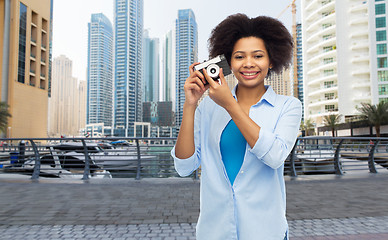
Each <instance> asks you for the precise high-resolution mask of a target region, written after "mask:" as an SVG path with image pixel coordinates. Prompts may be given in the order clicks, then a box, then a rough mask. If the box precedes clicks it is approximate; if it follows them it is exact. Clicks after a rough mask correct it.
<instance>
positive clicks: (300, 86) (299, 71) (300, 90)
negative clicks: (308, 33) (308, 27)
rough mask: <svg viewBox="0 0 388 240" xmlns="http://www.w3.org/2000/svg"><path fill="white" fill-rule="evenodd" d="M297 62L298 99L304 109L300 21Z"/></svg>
mask: <svg viewBox="0 0 388 240" xmlns="http://www.w3.org/2000/svg"><path fill="white" fill-rule="evenodd" d="M296 64H297V78H298V99H299V100H300V101H301V102H302V109H304V102H303V52H302V24H300V23H299V24H297V25H296ZM302 121H304V111H302Z"/></svg>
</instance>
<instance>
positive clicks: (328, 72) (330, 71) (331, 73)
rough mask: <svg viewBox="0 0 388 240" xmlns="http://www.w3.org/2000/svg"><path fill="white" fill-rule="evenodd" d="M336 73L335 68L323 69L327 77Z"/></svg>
mask: <svg viewBox="0 0 388 240" xmlns="http://www.w3.org/2000/svg"><path fill="white" fill-rule="evenodd" d="M333 74H334V69H328V70H323V76H325V77H327V76H330V75H333Z"/></svg>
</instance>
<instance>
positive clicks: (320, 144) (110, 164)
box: [0, 137, 388, 180]
mask: <svg viewBox="0 0 388 240" xmlns="http://www.w3.org/2000/svg"><path fill="white" fill-rule="evenodd" d="M175 141H176V139H175V138H23V139H21V138H18V139H17V138H12V139H5V138H4V139H0V142H1V146H0V173H12V174H21V175H29V176H31V178H32V179H37V178H39V177H54V178H77V179H84V180H86V179H89V178H112V177H113V178H135V179H138V180H139V179H141V178H147V177H155V178H162V177H176V176H178V174H177V172H176V171H175V168H174V160H173V159H172V157H171V156H170V151H171V149H172V148H173V146H174V144H175ZM356 172H365V173H366V172H371V173H377V172H386V173H388V138H357V137H347V138H333V137H301V138H298V139H297V141H296V143H295V145H294V147H293V149H292V151H291V153H290V154H289V156H288V158H287V159H286V161H285V167H284V174H285V175H290V176H294V177H296V176H298V175H311V174H337V175H342V174H352V173H356ZM199 176H200V169H199V170H197V171H196V172H194V173H193V174H192V175H191V176H190V177H192V178H198V177H199Z"/></svg>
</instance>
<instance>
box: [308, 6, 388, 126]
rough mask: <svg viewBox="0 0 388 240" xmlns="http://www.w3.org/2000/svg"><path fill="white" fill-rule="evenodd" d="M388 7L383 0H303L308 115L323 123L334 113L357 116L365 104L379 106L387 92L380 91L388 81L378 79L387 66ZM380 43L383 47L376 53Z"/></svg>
mask: <svg viewBox="0 0 388 240" xmlns="http://www.w3.org/2000/svg"><path fill="white" fill-rule="evenodd" d="M383 5H384V6H383ZM385 5H386V4H385V1H378V0H373V1H365V0H330V1H322V0H302V1H301V6H302V7H301V9H302V34H303V40H302V44H303V81H304V103H305V118H306V119H308V118H311V119H312V120H313V121H314V122H315V123H316V124H317V126H320V125H322V122H323V117H324V116H327V115H330V114H341V115H342V116H343V117H344V119H345V120H346V119H351V118H353V117H354V116H356V115H359V114H360V112H359V111H358V110H357V107H358V106H360V105H361V103H363V102H367V103H372V104H376V103H378V101H379V99H382V98H384V97H385V96H387V95H384V94H379V92H378V85H379V86H381V85H382V84H383V82H378V80H377V75H378V74H382V75H384V74H386V70H387V55H386V50H384V44H385V46H386V29H387V28H386V20H385V19H386V12H387V11H386V6H385ZM380 7H381V9H380ZM375 11H376V14H375ZM380 33H381V35H380ZM376 37H377V38H380V39H379V40H377V43H376ZM378 44H382V45H381V47H382V49H381V50H382V51H381V52H380V53H381V54H378V56H376V52H377V51H378V50H376V47H377V48H379V46H380V45H378ZM377 53H379V52H377ZM378 72H380V73H378ZM384 81H385V80H384Z"/></svg>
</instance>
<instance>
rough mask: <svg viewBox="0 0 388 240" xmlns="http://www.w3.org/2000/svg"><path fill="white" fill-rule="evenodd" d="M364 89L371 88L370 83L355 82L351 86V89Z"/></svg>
mask: <svg viewBox="0 0 388 240" xmlns="http://www.w3.org/2000/svg"><path fill="white" fill-rule="evenodd" d="M365 87H371V82H370V81H363V82H355V83H353V84H352V88H365Z"/></svg>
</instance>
